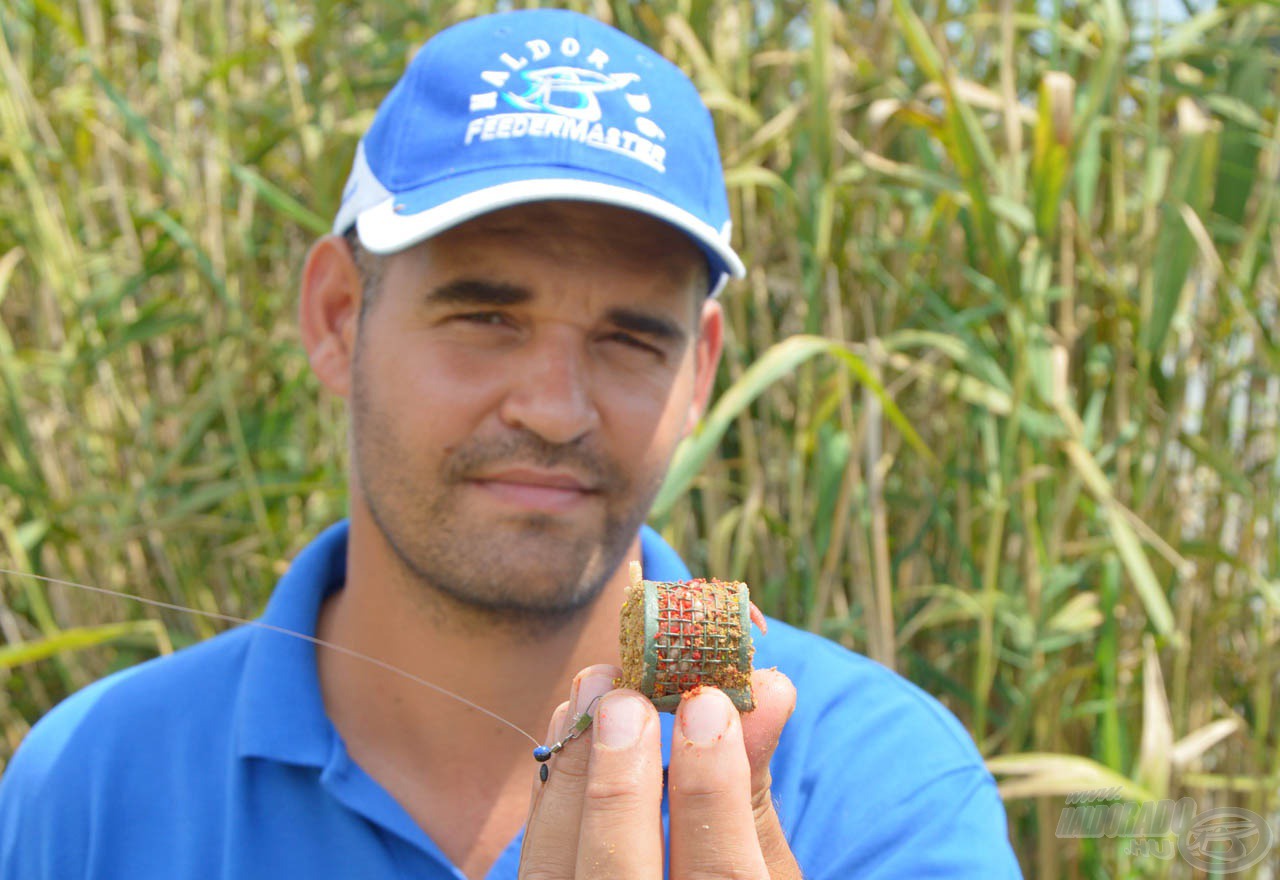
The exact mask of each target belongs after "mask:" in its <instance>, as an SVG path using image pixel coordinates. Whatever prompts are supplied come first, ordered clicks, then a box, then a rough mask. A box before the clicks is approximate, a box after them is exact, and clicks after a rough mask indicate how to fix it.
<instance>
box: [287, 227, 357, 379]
mask: <svg viewBox="0 0 1280 880" xmlns="http://www.w3.org/2000/svg"><path fill="white" fill-rule="evenodd" d="M363 289H364V288H363V284H362V283H361V280H360V270H359V268H358V267H357V266H356V263H355V260H354V258H353V257H352V254H351V248H350V247H348V246H347V242H346V239H344V238H343V237H342V236H340V235H326V236H324V237H323V238H321V239H320V240H319V241H317V242H316V243H315V244H314V245H312V247H311V251H310V252H309V253H308V254H307V262H306V264H305V265H304V266H303V269H302V290H301V293H300V296H299V297H298V325H299V327H300V328H301V330H302V345H303V347H305V348H306V350H307V358H308V360H310V362H311V369H312V370H313V371H314V372H315V374H316V376H318V377H319V379H320V381H321V382H322V383H324V386H325V387H326V388H328V389H329V390H330V391H332V392H333V393H334V394H337V395H340V396H342V397H346V396H347V395H348V393H350V391H351V366H352V362H353V360H354V357H355V344H356V329H357V323H358V321H359V317H360V299H361V296H362V295H363Z"/></svg>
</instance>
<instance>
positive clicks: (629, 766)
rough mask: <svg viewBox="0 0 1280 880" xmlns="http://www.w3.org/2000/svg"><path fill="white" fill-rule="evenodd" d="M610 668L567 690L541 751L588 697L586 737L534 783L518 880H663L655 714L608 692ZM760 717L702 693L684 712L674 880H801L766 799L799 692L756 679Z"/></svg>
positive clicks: (674, 814) (758, 674) (676, 762)
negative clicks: (771, 763)
mask: <svg viewBox="0 0 1280 880" xmlns="http://www.w3.org/2000/svg"><path fill="white" fill-rule="evenodd" d="M619 675H620V670H618V669H617V667H614V666H591V667H588V668H587V669H584V670H583V671H582V672H580V673H579V674H578V676H577V678H575V679H574V683H573V693H572V694H571V695H570V700H569V702H567V703H564V704H562V705H561V706H560V708H559V709H558V710H557V711H556V713H555V716H554V717H553V718H552V721H551V728H550V730H549V732H548V741H549V742H550V741H555V740H558V739H559V738H560V737H562V736H564V735H565V734H566V733H568V730H569V725H571V724H572V723H573V719H574V718H575V717H577V715H578V714H580V713H581V712H583V711H584V710H586V708H587V707H588V706H589V705H590V703H591V701H592V700H593V699H595V697H597V696H600V695H602V694H603V695H604V696H603V697H602V698H601V699H600V701H599V702H598V703H596V705H595V709H594V712H593V715H594V720H593V723H592V725H591V729H590V730H589V731H588V732H587V733H586V734H583V735H582V736H581V737H580V738H578V739H577V740H574V741H573V742H570V743H568V744H567V745H566V746H565V749H564V751H563V752H561V753H560V754H559V755H558V756H557V757H556V758H555V759H553V760H554V763H553V764H552V766H551V776H550V778H549V780H548V781H547V782H546V783H545V784H542V783H538V782H535V783H534V792H533V802H532V807H531V811H530V817H529V824H528V828H527V830H526V831H525V840H524V851H523V853H522V855H521V860H520V876H521V877H522V878H524V880H568V878H575V880H585V878H595V877H615V878H623V880H633V878H656V877H661V876H662V868H663V855H664V853H663V840H662V818H661V810H660V805H661V802H662V754H661V747H660V744H659V741H660V736H659V727H658V712H657V710H655V709H654V708H653V705H652V704H651V703H650V702H649V701H648V700H646V699H645V698H644V697H642V696H640V694H638V693H636V692H635V691H631V690H613V680H614V679H615V678H616V677H618V676H619ZM751 685H752V689H753V691H754V693H755V699H756V709H755V711H754V712H749V713H747V714H745V715H739V713H738V711H737V710H736V709H735V708H734V707H733V704H732V703H731V702H730V701H729V698H728V697H726V696H725V695H724V694H723V693H721V692H720V691H718V690H715V689H714V688H706V689H704V690H702V691H700V692H699V693H697V694H696V695H694V696H692V697H689V698H687V699H685V700H684V701H682V702H681V704H680V709H679V711H678V712H677V713H676V722H675V728H674V732H673V734H672V746H671V765H670V768H669V772H668V781H667V784H668V788H669V793H670V811H671V826H670V837H669V839H668V840H667V842H666V844H667V847H668V848H669V849H670V853H671V876H672V877H673V878H676V880H686V878H709V877H736V878H752V880H756V878H758V880H783V878H799V877H800V868H799V866H798V865H797V864H796V861H795V858H794V857H793V856H792V855H791V849H790V847H789V846H788V845H787V841H786V838H785V837H784V836H783V833H782V826H781V825H780V824H779V822H778V816H777V814H776V813H775V812H774V809H773V800H772V798H771V797H770V794H769V785H770V778H769V759H770V757H772V755H773V750H774V747H775V746H776V745H777V743H778V736H779V734H781V732H782V727H783V725H785V724H786V722H787V718H788V717H789V716H790V715H791V711H792V709H794V708H795V700H796V692H795V688H794V687H792V685H791V682H790V681H789V680H788V679H787V677H786V676H785V675H783V674H781V673H780V672H777V671H774V670H756V671H755V672H754V673H753V675H752V680H751Z"/></svg>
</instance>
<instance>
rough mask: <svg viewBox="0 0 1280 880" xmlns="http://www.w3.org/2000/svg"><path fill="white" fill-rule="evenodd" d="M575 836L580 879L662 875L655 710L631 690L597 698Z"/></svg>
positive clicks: (635, 879) (633, 878) (659, 757)
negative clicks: (579, 819)
mask: <svg viewBox="0 0 1280 880" xmlns="http://www.w3.org/2000/svg"><path fill="white" fill-rule="evenodd" d="M594 727H595V730H594V737H593V739H592V743H591V756H590V759H589V764H588V768H587V785H586V789H585V790H584V793H583V801H582V832H581V834H580V835H579V836H578V861H577V872H576V873H575V874H574V877H576V878H578V880H588V878H596V877H626V878H628V880H643V878H658V877H661V876H662V862H663V848H662V746H661V741H660V740H661V734H660V726H659V724H658V712H657V710H656V709H654V708H653V704H652V703H650V702H649V701H648V700H646V699H645V698H644V697H642V696H641V695H640V694H638V693H636V692H635V691H629V690H617V691H613V692H611V693H609V694H607V695H606V696H605V698H604V699H603V700H601V701H600V703H599V704H598V706H597V710H596V717H595V723H594Z"/></svg>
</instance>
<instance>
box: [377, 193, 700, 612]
mask: <svg viewBox="0 0 1280 880" xmlns="http://www.w3.org/2000/svg"><path fill="white" fill-rule="evenodd" d="M705 271H706V270H705V262H704V260H703V257H702V255H701V253H700V252H699V251H698V250H697V249H696V248H695V247H694V246H693V244H692V243H691V242H690V241H689V240H688V239H687V238H686V237H685V236H684V235H683V234H682V233H680V232H677V231H676V230H674V229H672V228H671V227H669V226H667V225H666V224H663V223H661V222H659V221H657V220H653V219H651V218H648V217H645V216H643V215H640V214H636V213H633V212H629V211H625V210H621V209H617V208H610V207H605V206H601V205H591V204H586V203H569V202H560V203H543V204H536V205H529V206H522V207H516V208H509V209H506V210H503V211H498V212H495V213H492V214H489V215H486V216H483V217H481V218H478V219H476V220H472V221H470V222H468V223H466V224H463V225H462V226H459V227H457V228H455V229H453V230H451V231H448V232H446V233H443V234H441V235H440V236H438V237H436V238H434V239H431V240H429V241H427V242H424V243H423V244H421V245H418V246H416V247H414V248H412V249H410V250H408V251H405V252H403V253H401V254H397V255H395V256H393V257H391V258H389V259H388V261H387V263H386V264H385V266H384V271H383V274H382V278H381V282H380V288H379V291H378V293H377V295H376V299H375V301H374V304H373V305H372V307H371V308H369V309H368V310H367V312H366V313H365V315H364V316H363V317H362V319H361V322H360V328H359V332H358V334H357V341H356V345H355V359H354V368H353V373H354V375H353V381H352V387H351V415H352V438H353V460H354V473H353V475H352V492H353V505H356V504H363V505H364V506H365V508H366V509H367V511H368V513H369V516H370V518H371V520H372V521H373V523H375V524H376V526H377V527H378V528H379V530H380V531H381V532H382V533H383V535H384V536H385V538H386V540H387V542H388V544H389V545H390V547H391V548H392V550H393V551H394V552H395V554H396V555H397V556H398V557H399V559H400V561H401V562H402V563H403V564H404V565H405V566H407V568H408V569H409V570H410V571H412V572H413V573H414V574H415V575H416V577H417V579H419V580H420V581H422V582H424V583H426V584H429V585H431V586H432V587H434V588H435V589H436V590H439V591H441V592H443V593H445V594H447V595H449V596H451V597H453V598H454V599H456V600H459V601H461V602H463V603H465V604H467V605H469V606H472V607H474V608H477V609H483V610H487V611H489V612H493V613H496V614H497V615H498V616H500V617H506V618H527V617H530V616H534V617H549V618H554V617H558V616H563V615H565V614H567V613H568V612H570V611H572V610H574V609H576V608H579V607H582V606H583V605H585V604H586V603H588V602H589V601H590V600H591V599H592V598H594V597H595V596H596V595H597V594H598V593H599V590H600V588H601V587H602V586H603V585H604V583H605V581H606V580H607V579H608V578H609V576H610V575H611V574H612V573H613V572H614V571H615V569H616V568H617V566H618V565H619V564H620V563H621V561H622V558H623V556H624V554H625V553H626V550H627V548H628V547H629V546H630V544H631V542H632V541H633V540H634V539H635V537H636V533H637V530H638V528H639V527H640V524H641V523H642V522H643V520H644V518H645V515H646V514H647V512H648V509H649V505H650V504H651V502H652V500H653V497H654V495H655V493H656V492H657V490H658V487H659V485H660V483H661V481H662V478H663V476H664V474H665V472H666V469H667V465H668V463H669V462H670V459H671V455H672V453H673V451H674V449H675V446H676V443H677V442H678V441H679V440H680V438H681V437H682V436H684V434H685V433H686V432H687V430H688V429H689V428H690V427H691V426H692V424H693V423H694V421H695V420H696V418H697V415H698V413H699V412H700V411H701V407H702V405H703V404H704V403H705V398H706V394H707V392H708V390H709V387H710V379H711V375H712V373H713V372H714V369H715V364H716V360H717V359H718V355H719V346H720V316H719V311H718V306H717V305H716V304H715V303H714V302H707V301H706V274H705Z"/></svg>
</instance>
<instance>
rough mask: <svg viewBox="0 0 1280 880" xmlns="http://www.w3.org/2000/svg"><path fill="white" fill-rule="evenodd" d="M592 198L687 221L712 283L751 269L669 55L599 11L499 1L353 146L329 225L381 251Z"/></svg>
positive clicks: (400, 88)
mask: <svg viewBox="0 0 1280 880" xmlns="http://www.w3.org/2000/svg"><path fill="white" fill-rule="evenodd" d="M548 200H571V201H589V202H601V203H604V204H608V205H615V206H617V207H621V208H629V209H631V210H635V211H640V212H641V213H644V214H648V215H650V216H652V217H656V218H658V219H659V220H664V221H666V222H667V223H670V224H671V225H672V226H675V227H676V228H677V229H680V230H681V231H683V232H684V233H685V234H687V235H688V236H689V237H690V238H692V239H693V241H694V243H695V244H697V245H698V247H699V248H701V249H702V252H703V253H704V254H705V255H706V257H707V262H708V265H709V266H710V269H711V273H710V283H711V292H712V294H713V295H714V294H715V293H718V292H719V290H720V288H721V287H723V285H724V283H725V282H726V281H727V280H728V278H729V277H730V276H732V277H734V278H741V277H742V276H743V275H745V274H746V270H745V269H744V267H743V265H742V260H741V259H740V258H739V257H738V255H737V254H736V253H735V252H734V250H733V248H732V247H731V246H730V244H729V232H730V219H729V200H728V197H727V196H726V194H725V185H724V171H723V169H722V168H721V165H720V151H719V147H718V146H717V144H716V136H715V128H714V126H713V125H712V121H711V114H710V112H709V111H708V110H707V107H706V105H705V104H704V103H703V102H702V98H701V96H700V95H699V94H698V90H697V88H696V87H695V86H694V84H693V83H692V82H690V80H689V78H688V77H687V76H685V75H684V73H682V72H681V71H680V69H679V68H678V67H676V66H675V65H674V64H672V63H671V62H670V61H667V60H666V59H665V58H663V57H662V56H661V55H659V54H657V53H656V52H654V51H653V50H652V49H650V48H648V47H647V46H645V45H644V44H642V43H639V42H637V41H636V40H633V39H632V38H631V37H629V36H627V35H626V34H624V33H622V32H621V31H618V30H616V29H614V28H612V27H610V26H608V25H606V24H602V23H601V22H598V21H596V20H594V19H591V18H588V17H586V16H584V15H580V14H578V13H576V12H570V11H568V10H562V9H535V10H526V11H520V12H507V13H500V14H497V15H487V16H483V17H481V18H475V19H471V20H469V21H466V22H463V23H461V24H457V25H454V26H453V27H451V28H448V29H447V30H444V31H441V32H440V33H439V34H437V35H436V36H435V37H434V38H432V39H431V40H430V41H429V42H428V43H427V44H426V45H425V46H423V47H422V48H421V49H420V50H419V51H418V53H417V54H416V55H415V56H414V58H413V60H412V61H411V62H410V63H409V67H408V69H406V70H405V72H404V75H403V76H402V77H401V78H400V81H399V82H398V83H396V85H395V87H394V88H392V90H391V91H390V93H388V94H387V96H386V98H385V99H384V100H383V102H382V104H381V105H380V106H379V107H378V111H377V113H376V114H375V116H374V119H373V123H372V124H371V125H370V126H369V130H368V131H367V132H365V135H364V137H363V138H361V140H360V143H359V145H358V146H357V147H356V155H355V161H354V162H353V163H352V168H351V175H350V177H348V179H347V185H346V188H345V189H344V190H343V193H342V206H341V207H340V208H339V209H338V215H337V217H335V218H334V221H333V231H334V232H335V233H339V234H341V233H344V232H346V230H347V229H349V228H350V227H351V226H352V224H354V225H355V227H356V230H357V232H358V234H359V236H360V243H361V245H362V246H363V247H364V248H366V249H367V250H369V251H371V252H372V253H375V254H389V253H394V252H396V251H399V250H403V249H404V248H407V247H409V246H411V245H413V244H416V243H418V242H420V241H423V240H424V239H427V238H430V237H431V236H433V235H436V234H438V233H440V232H443V231H444V230H446V229H449V228H450V227H453V226H456V225H458V224H459V223H462V222H464V221H466V220H469V219H471V218H472V217H477V216H479V215H481V214H485V213H488V212H489V211H494V210H497V209H499V208H505V207H509V206H512V205H519V204H524V203H528V202H540V201H548Z"/></svg>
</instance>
